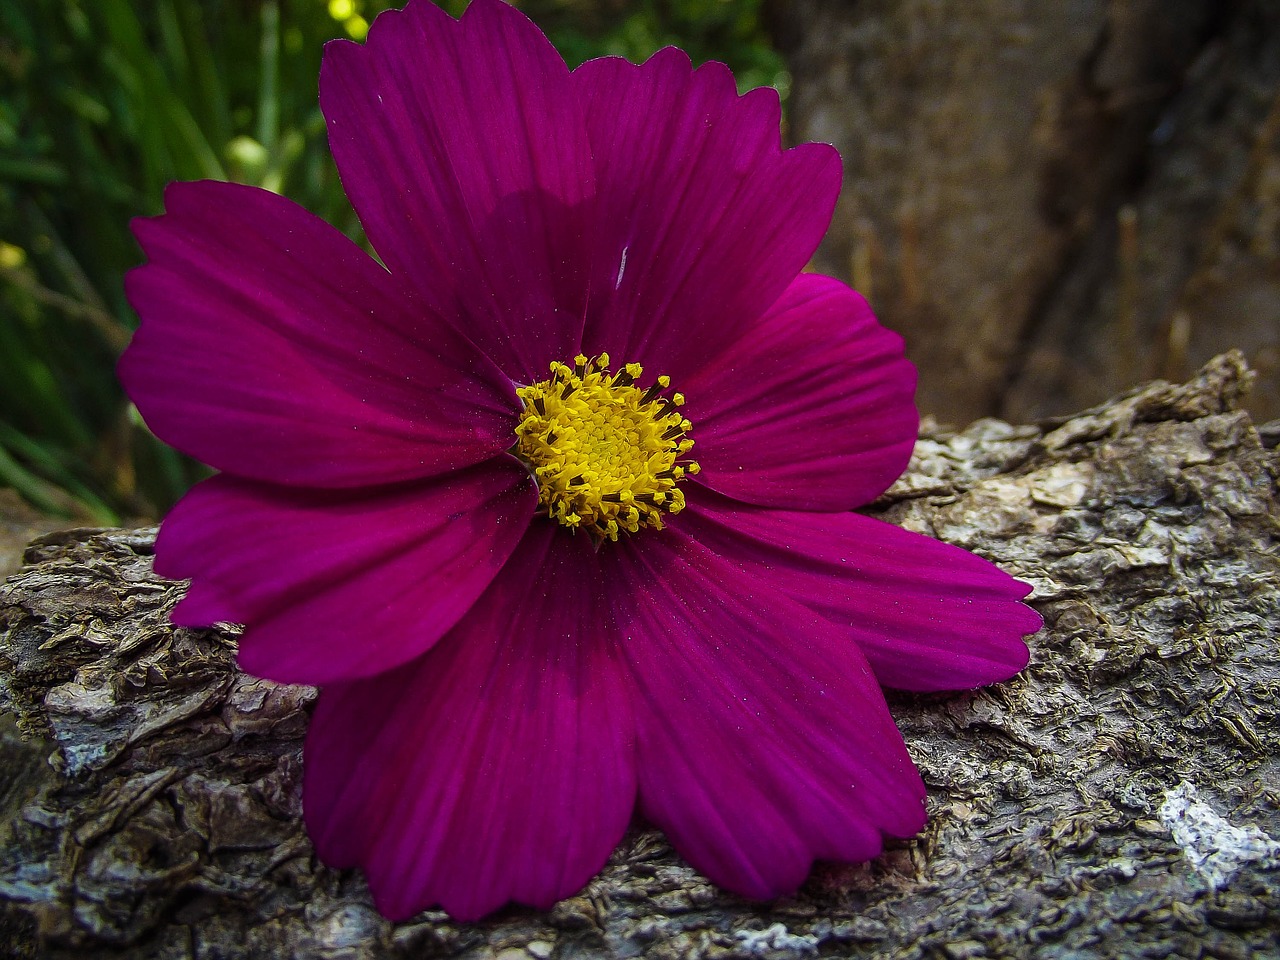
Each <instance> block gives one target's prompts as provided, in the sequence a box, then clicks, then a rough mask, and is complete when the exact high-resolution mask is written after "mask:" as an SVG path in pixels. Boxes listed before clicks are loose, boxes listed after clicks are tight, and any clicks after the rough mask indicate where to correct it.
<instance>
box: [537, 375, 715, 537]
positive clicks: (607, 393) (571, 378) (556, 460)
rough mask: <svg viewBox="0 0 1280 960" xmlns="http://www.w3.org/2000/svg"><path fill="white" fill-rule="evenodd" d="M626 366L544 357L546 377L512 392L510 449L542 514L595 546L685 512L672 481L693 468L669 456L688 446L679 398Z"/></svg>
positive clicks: (666, 380) (666, 383) (663, 383)
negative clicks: (527, 473)
mask: <svg viewBox="0 0 1280 960" xmlns="http://www.w3.org/2000/svg"><path fill="white" fill-rule="evenodd" d="M642 372H643V370H642V368H641V366H640V364H638V363H628V364H626V365H625V366H624V367H623V368H622V369H621V370H619V371H618V372H617V373H612V374H611V373H610V372H609V355H608V354H607V353H602V354H600V356H598V357H595V358H592V359H588V358H587V357H584V356H581V355H579V356H577V357H575V358H574V365H573V366H572V367H570V366H568V365H566V364H563V363H559V362H556V363H553V364H551V377H550V379H547V380H541V381H539V382H538V383H535V384H533V385H532V386H528V387H521V388H520V389H519V390H517V391H516V392H517V393H518V394H519V396H520V399H521V400H523V401H524V415H523V416H522V417H521V419H520V425H519V426H517V427H516V445H515V447H514V448H513V450H512V452H513V453H515V454H516V456H518V457H519V458H520V459H521V460H523V461H524V462H525V463H527V464H528V465H529V468H530V470H531V471H532V473H533V475H534V479H535V480H537V483H538V501H539V503H540V504H541V506H542V508H543V509H544V510H546V512H547V515H548V516H550V517H552V518H553V519H555V520H556V521H558V522H559V523H561V524H563V525H564V526H566V527H568V528H570V529H571V530H585V531H586V532H587V533H588V534H590V536H591V537H592V539H594V540H595V541H596V542H597V543H600V542H602V541H604V540H617V539H618V534H619V533H621V532H624V531H625V532H626V533H637V532H639V531H640V529H641V528H643V527H650V528H652V529H654V530H661V529H662V515H663V513H679V512H680V511H681V510H683V509H684V493H683V492H682V491H681V490H679V489H678V488H677V487H676V484H677V483H679V482H680V481H681V480H683V479H685V478H686V476H688V475H690V474H695V473H697V472H698V471H699V469H700V468H699V466H698V464H697V463H696V462H694V461H692V460H686V461H684V462H682V463H677V462H676V461H677V460H678V459H679V458H680V457H683V456H684V455H685V454H686V453H688V452H689V450H690V449H691V448H692V447H693V440H691V439H690V438H689V437H688V436H686V434H688V432H689V430H690V429H691V428H692V426H693V425H692V424H691V423H690V422H689V421H688V420H686V419H685V418H684V416H683V415H682V414H681V413H680V409H679V408H680V407H681V406H683V405H684V397H683V396H682V395H681V394H679V393H673V394H670V395H668V394H667V393H666V390H667V388H668V387H670V385H671V378H670V377H658V379H657V381H656V382H655V383H654V384H653V385H652V386H650V387H649V388H648V389H641V388H640V387H637V386H636V385H635V383H636V380H638V379H639V378H640V374H641V373H642Z"/></svg>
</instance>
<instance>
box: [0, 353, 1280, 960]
mask: <svg viewBox="0 0 1280 960" xmlns="http://www.w3.org/2000/svg"><path fill="white" fill-rule="evenodd" d="M1248 381H1249V373H1248V371H1247V369H1246V367H1245V365H1244V362H1243V360H1242V358H1241V356H1240V355H1239V354H1228V355H1224V356H1222V357H1219V358H1217V359H1215V360H1214V361H1213V362H1212V363H1210V364H1209V365H1208V366H1207V367H1205V368H1204V369H1203V370H1202V371H1201V372H1200V373H1199V374H1198V375H1197V376H1196V377H1195V378H1194V379H1193V380H1192V381H1191V382H1189V383H1187V384H1185V385H1171V384H1169V383H1163V382H1156V383H1152V384H1149V385H1147V386H1144V387H1141V388H1139V389H1136V390H1133V391H1131V392H1130V393H1128V394H1125V395H1123V396H1121V397H1119V398H1117V399H1115V400H1113V401H1111V402H1109V403H1106V404H1104V405H1103V406H1100V407H1097V408H1094V409H1091V410H1087V411H1085V412H1083V413H1080V414H1078V415H1075V416H1072V417H1069V418H1061V419H1057V420H1053V421H1048V422H1044V423H1041V424H1038V425H1033V426H1011V425H1009V424H1006V423H1002V422H999V421H996V420H980V421H978V422H976V423H974V424H972V425H971V426H969V427H968V428H967V429H964V430H960V431H955V430H950V429H946V428H943V427H940V426H938V425H936V424H934V423H932V422H926V423H925V425H924V427H923V429H922V432H921V436H920V442H919V444H918V446H917V449H916V453H915V457H914V459H913V461H912V465H911V468H910V469H909V470H908V472H907V473H906V474H905V475H904V476H903V477H902V479H901V480H900V481H899V482H898V483H897V484H896V485H895V486H894V487H893V489H892V490H890V491H889V492H888V493H887V494H886V495H885V496H884V497H883V498H881V500H879V501H878V502H877V503H876V504H874V505H873V506H872V508H871V510H870V512H872V513H874V514H876V515H879V516H882V517H885V518H887V519H889V520H891V521H894V522H897V523H900V524H902V525H904V526H907V527H910V528H912V529H915V530H919V531H922V532H925V533H928V534H931V535H934V536H937V537H940V538H942V539H944V540H947V541H950V542H953V543H957V544H960V545H961V546H964V547H967V548H969V549H971V550H974V551H977V552H978V553H981V554H983V555H984V556H987V557H989V558H990V559H992V560H994V561H996V562H998V563H999V564H1001V565H1002V566H1003V567H1004V568H1005V569H1007V570H1009V571H1010V572H1011V573H1013V574H1015V575H1017V576H1019V577H1022V578H1024V579H1026V580H1028V581H1030V582H1031V583H1033V584H1034V585H1035V593H1034V595H1033V597H1032V602H1033V603H1034V604H1035V606H1036V607H1037V608H1038V609H1039V610H1040V611H1041V612H1042V613H1043V615H1044V617H1045V620H1046V624H1047V626H1046V628H1045V630H1044V631H1043V632H1041V633H1040V634H1038V635H1037V636H1035V637H1033V638H1032V640H1031V646H1032V660H1031V665H1030V666H1029V667H1028V668H1027V669H1026V670H1025V671H1024V672H1023V673H1022V674H1021V675H1019V676H1018V677H1016V678H1015V679H1013V680H1011V681H1010V682H1008V683H1005V684H1002V685H999V686H996V687H991V688H988V689H983V690H979V691H976V692H969V693H962V694H957V695H953V696H909V695H900V694H895V695H892V696H891V699H890V706H891V708H892V710H893V713H894V715H895V717H896V718H897V720H898V723H899V725H900V726H901V728H902V730H903V732H904V734H905V736H906V739H907V743H908V746H909V747H910V750H911V753H912V755H913V756H914V758H915V760H916V762H917V764H918V765H919V767H920V769H921V771H922V772H923V775H924V778H925V781H926V783H927V784H928V787H929V813H930V820H929V825H928V827H927V828H926V830H925V832H924V833H923V834H922V835H921V836H919V837H918V838H916V839H914V840H911V841H909V842H897V843H893V844H891V846H890V848H889V849H888V850H887V851H886V853H885V854H884V855H883V856H881V857H879V858H878V859H876V860H875V861H874V862H872V863H869V864H862V865H852V866H850V865H838V864H822V865H819V866H818V867H817V868H816V869H815V870H814V872H813V874H812V876H811V877H810V879H809V880H808V882H807V883H806V884H805V885H804V887H803V888H802V889H801V890H800V891H799V892H798V893H797V894H796V895H794V896H792V897H788V898H785V899H782V900H779V901H775V902H771V903H752V902H747V901H744V900H742V899H739V898H737V897H734V896H731V895H729V894H726V893H724V892H723V891H721V890H718V889H716V888H715V887H714V886H712V885H711V884H709V883H708V882H707V881H706V880H705V879H703V878H702V877H700V876H699V875H698V874H697V873H696V872H695V871H693V870H692V869H691V868H690V867H689V866H687V865H686V864H684V863H683V862H682V861H681V860H680V858H679V857H678V856H677V855H676V854H675V853H674V852H673V851H672V849H671V847H670V846H669V845H668V843H667V842H666V840H665V839H664V838H663V836H662V835H661V834H660V833H658V832H656V831H654V830H653V829H651V828H649V827H647V826H645V825H644V824H642V823H637V824H635V825H634V827H633V828H632V830H631V831H630V832H629V833H628V835H627V836H626V838H625V840H624V842H623V843H622V844H621V846H620V847H619V848H618V849H617V851H616V852H615V853H614V855H613V856H612V857H611V859H610V860H609V862H608V864H607V865H606V866H605V868H604V870H603V871H602V872H601V873H600V875H599V876H597V877H596V878H595V879H593V880H592V881H591V882H590V883H589V884H588V886H587V888H586V889H585V890H583V891H582V892H581V894H579V895H577V896H574V897H571V898H570V899H567V900H565V901H563V902H561V903H560V904H559V905H557V906H556V907H555V908H554V909H552V910H550V911H547V912H539V911H534V910H529V909H523V908H509V909H507V910H505V911H504V912H502V913H500V914H499V915H497V916H495V917H492V918H490V919H488V920H486V921H484V922H481V923H476V924H459V923H454V922H452V921H451V920H449V919H448V918H447V917H446V916H445V915H444V914H442V913H439V912H434V911H428V912H426V913H423V914H421V915H419V916H418V917H415V918H413V919H412V920H410V921H408V922H405V923H400V924H392V923H390V922H388V921H386V920H384V919H383V918H381V917H380V916H379V915H378V914H377V912H376V911H375V910H374V909H373V906H372V904H371V901H370V898H369V894H368V890H367V888H366V885H365V883H364V880H363V878H362V876H361V874H360V873H359V872H358V871H335V870H331V869H329V868H327V867H325V866H323V865H322V864H320V863H319V862H318V861H317V860H316V858H315V856H314V853H313V850H312V847H311V844H310V842H309V841H308V839H307V837H306V834H305V832H304V830H303V828H302V825H301V821H300V818H299V812H300V804H301V793H300V773H301V769H302V755H301V745H302V738H303V735H304V733H305V730H306V726H307V717H308V711H309V710H310V708H311V706H312V704H313V702H314V699H315V693H314V691H313V690H312V689H310V688H306V687H297V686H283V685H279V684H274V683H270V682H267V681H263V680H259V679H255V678H254V677H251V676H247V675H245V674H243V673H241V672H239V671H238V670H237V669H236V666H235V662H234V656H235V650H236V630H235V629H234V628H231V627H227V628H225V629H210V630H190V629H178V628H175V627H173V626H172V625H170V623H169V622H168V611H169V610H170V608H171V607H172V606H173V604H174V603H175V602H176V601H177V599H178V598H179V597H180V596H181V595H182V592H183V589H184V587H183V584H181V583H173V582H168V581H165V580H161V579H158V578H157V577H156V576H155V575H154V574H153V573H152V569H151V558H152V546H153V539H154V531H153V530H147V529H144V530H71V531H66V532H62V533H56V534H52V535H48V536H44V537H42V538H40V539H38V540H36V541H35V542H34V543H33V544H32V545H31V547H30V548H29V549H28V551H27V554H26V561H27V565H26V567H25V568H23V569H22V570H21V571H20V572H18V573H17V574H16V575H15V576H13V577H12V578H11V579H9V580H8V581H7V583H6V584H5V585H4V586H3V588H0V631H2V634H3V641H2V642H0V703H2V704H3V706H4V707H5V708H6V709H8V710H10V711H13V712H14V713H16V715H17V717H18V719H19V721H20V724H21V727H22V729H23V730H24V731H25V732H26V733H27V735H29V736H30V737H31V740H30V741H29V742H28V743H26V744H18V743H14V742H12V741H11V742H8V743H7V744H5V746H4V751H5V754H4V764H5V766H4V770H5V778H4V779H5V783H4V784H3V785H2V786H0V791H3V792H0V803H3V805H4V812H5V814H6V819H5V821H4V825H3V826H2V827H0V954H3V955H6V956H10V957H35V956H42V957H49V958H55V960H56V958H71V957H77V958H82V957H123V956H129V957H144V958H155V960H161V958H164V960H178V958H192V960H194V958H214V957H218V958H241V957H243V958H250V957H324V958H361V960H364V958H383V957H387V958H390V957H468V958H481V957H491V958H501V960H528V958H535V960H548V958H559V960H570V958H584V957H596V956H618V957H649V958H655V960H658V958H681V957H694V958H731V957H741V958H783V957H797V958H801V957H815V956H841V957H868V958H870V957H904V958H934V957H942V958H951V960H962V958H966V960H972V958H983V957H1036V958H1060V960H1067V958H1095V957H1096V958H1109V957H1151V958H1157V957H1178V958H1194V957H1201V956H1212V957H1222V958H1242V960H1243V958H1248V957H1268V956H1270V957H1274V956H1277V955H1278V954H1277V950H1278V949H1280V873H1278V872H1277V871H1278V869H1280V857H1277V850H1280V845H1278V844H1277V843H1276V842H1275V839H1273V838H1276V837H1278V836H1280V795H1278V793H1277V787H1278V786H1280V769H1278V766H1280V653H1278V652H1277V644H1276V631H1277V624H1278V623H1280V556H1278V554H1277V533H1278V532H1280V523H1278V517H1280V511H1278V510H1277V505H1278V504H1277V478H1278V477H1280V457H1277V453H1276V451H1275V449H1274V448H1275V445H1276V443H1277V440H1280V429H1277V426H1278V425H1276V424H1272V425H1270V426H1268V427H1264V428H1263V429H1262V430H1261V431H1259V430H1257V429H1255V428H1254V426H1253V425H1252V423H1251V421H1250V419H1249V417H1248V416H1247V415H1246V414H1244V413H1242V412H1241V411H1240V409H1239V402H1240V398H1241V396H1242V395H1243V393H1244V391H1245V388H1246V386H1247V384H1248ZM262 536H264V537H269V536H271V531H270V530H263V531H262ZM46 756H48V759H49V762H48V763H47V764H46V763H45V762H44V758H45V757H46ZM442 775H447V772H442Z"/></svg>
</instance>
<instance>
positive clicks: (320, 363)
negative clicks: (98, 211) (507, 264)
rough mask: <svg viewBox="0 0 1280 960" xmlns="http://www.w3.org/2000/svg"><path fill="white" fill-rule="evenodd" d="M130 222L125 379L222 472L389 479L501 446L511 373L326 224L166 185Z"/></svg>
mask: <svg viewBox="0 0 1280 960" xmlns="http://www.w3.org/2000/svg"><path fill="white" fill-rule="evenodd" d="M165 203H166V207H167V210H168V212H167V213H166V214H165V215H164V216H162V217H157V218H154V219H151V220H138V221H135V222H134V231H135V232H136V234H137V236H138V239H139V241H140V242H141V244H142V247H143V249H144V250H145V251H146V253H147V256H148V257H149V258H150V259H149V262H148V263H147V264H145V265H144V266H141V267H139V268H137V269H136V270H134V271H132V272H131V273H130V274H129V276H128V278H127V281H126V287H127V290H128V294H129V299H130V301H131V302H132V303H133V305H134V307H135V308H136V309H137V311H138V313H139V314H140V315H141V317H142V326H141V328H140V329H139V330H138V332H137V334H136V335H135V336H134V339H133V343H132V344H131V345H130V346H129V349H128V350H127V351H126V352H125V355H124V357H123V358H122V359H121V361H120V378H121V380H122V381H123V382H124V384H125V387H126V389H127V390H128V392H129V395H130V397H132V399H133V401H134V403H136V404H137V405H138V409H139V410H140V411H141V412H142V415H143V417H145V418H146V421H147V423H148V425H149V426H150V427H151V429H152V430H154V431H155V432H156V434H157V435H158V436H159V437H160V438H161V439H163V440H164V441H166V442H167V443H170V444H172V445H173V446H175V447H177V448H178V449H180V450H183V451H185V452H187V453H189V454H191V455H192V456H194V457H197V458H198V459H200V460H203V461H204V462H206V463H208V464H211V465H213V466H215V467H217V468H219V469H221V470H226V471H228V472H230V473H235V474H238V475H240V476H245V477H252V478H255V479H260V480H267V481H271V482H277V483H297V484H303V485H307V486H324V487H344V486H354V485H359V484H366V483H392V482H395V481H398V480H406V479H412V478H418V477H423V476H430V475H432V474H435V473H440V472H443V471H445V470H450V469H454V468H456V467H460V466H466V465H468V464H471V463H476V462H477V461H479V460H482V459H485V458H487V457H490V456H492V455H493V454H494V453H497V452H499V451H500V450H502V449H504V448H505V447H506V446H508V445H509V444H510V442H511V430H512V426H513V424H514V418H515V414H516V412H518V411H519V409H520V406H519V401H518V400H517V399H516V397H515V394H514V391H513V390H512V387H511V384H510V382H509V381H506V380H505V379H504V378H503V377H502V375H501V373H500V372H499V371H498V370H497V369H496V368H495V367H494V366H493V365H492V364H490V363H488V361H486V360H485V359H484V358H483V357H482V356H480V355H479V354H478V353H477V352H476V350H475V348H474V347H472V346H471V345H470V344H469V343H467V342H466V340H465V339H463V338H462V337H461V336H459V335H458V334H456V333H454V332H453V331H452V330H451V329H450V328H449V327H447V326H445V325H444V324H442V323H441V322H439V321H438V320H435V319H434V318H433V317H432V315H431V314H430V313H429V312H427V311H425V310H423V309H422V308H421V307H418V306H415V305H414V304H413V303H412V302H411V301H410V300H408V299H407V297H406V295H405V294H404V293H403V291H402V289H401V288H400V287H399V285H398V284H397V283H396V282H395V281H394V280H393V278H391V277H390V276H388V275H387V273H386V271H385V270H383V269H382V268H381V267H380V266H378V264H377V263H376V262H374V261H373V260H372V259H371V258H370V257H369V256H368V255H366V254H365V253H364V252H363V251H361V250H360V249H359V248H358V247H357V246H355V244H353V243H352V242H351V241H350V240H348V239H347V238H346V237H344V236H342V234H340V233H339V232H338V231H337V230H335V229H333V228H332V227H330V226H329V225H328V224H326V223H324V222H323V221H322V220H319V219H318V218H316V217H313V216H312V215H311V214H309V213H307V212H306V211H305V210H303V209H302V208H301V207H298V206H297V205H295V204H293V203H291V202H290V201H288V200H285V199H283V198H282V197H278V196H276V195H275V194H272V193H269V192H267V191H265V190H259V189H256V188H253V187H245V186H240V185H237V184H230V183H213V182H204V183H177V184H173V185H172V186H170V188H169V189H168V190H167V191H166V192H165Z"/></svg>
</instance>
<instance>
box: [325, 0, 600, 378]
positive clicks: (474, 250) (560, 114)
mask: <svg viewBox="0 0 1280 960" xmlns="http://www.w3.org/2000/svg"><path fill="white" fill-rule="evenodd" d="M320 104H321V106H322V107H323V108H324V113H325V117H326V118H327V120H328V125H329V143H330V146H331V147H332V149H333V155H334V159H335V160H336V161H337V164H338V169H339V171H340V173H341V174H342V182H343V185H344V186H345V187H346V189H347V194H348V196H350V198H351V202H352V204H353V205H354V206H355V208H356V212H357V213H358V214H359V215H360V219H361V222H362V223H363V224H364V227H365V230H366V232H367V233H368V235H369V239H370V240H371V241H372V242H373V245H374V247H375V248H376V249H377V250H378V253H379V254H380V255H381V256H382V259H383V261H384V262H385V263H386V264H387V266H388V267H389V268H390V269H391V271H392V273H395V274H397V275H400V276H401V277H403V278H404V279H405V280H406V282H408V283H410V284H413V285H414V287H415V289H417V291H418V292H419V294H420V295H421V297H422V299H423V300H424V302H426V303H428V304H430V305H431V306H432V307H433V308H435V309H436V310H438V311H439V312H440V313H441V314H442V315H445V316H448V317H452V318H455V322H457V323H459V324H460V325H463V329H464V332H465V333H466V334H467V335H468V336H469V337H470V338H471V339H472V340H473V341H474V342H475V343H476V344H477V346H479V347H480V348H481V349H482V350H484V351H485V353H486V354H487V355H488V356H490V357H492V358H493V360H494V361H495V362H496V363H497V364H498V365H499V366H500V367H501V368H502V369H503V370H504V371H505V372H506V373H507V375H508V376H510V377H511V378H512V379H513V380H516V381H519V382H521V383H530V382H532V381H533V380H535V379H540V378H542V377H544V376H545V375H546V373H547V364H548V363H549V362H550V361H551V360H563V359H565V358H567V357H572V356H573V355H574V354H575V353H577V350H578V343H579V338H580V336H581V332H582V318H583V312H584V310H585V307H586V301H587V295H588V288H589V273H588V271H589V265H590V262H591V250H592V244H591V237H590V236H589V233H588V231H587V220H586V217H587V216H588V210H587V209H586V206H585V204H584V201H586V200H587V199H588V198H590V197H591V196H592V195H593V193H594V181H593V174H592V167H591V151H590V148H589V146H588V144H587V139H586V132H585V130H584V128H583V122H582V114H581V109H580V108H579V106H578V104H577V101H576V99H575V97H574V95H573V91H572V88H571V86H570V78H569V70H568V68H567V67H566V66H565V65H564V61H563V60H561V59H560V55H559V54H558V53H556V51H555V49H554V48H553V47H552V46H551V44H550V43H549V42H548V41H547V39H546V38H545V37H544V36H543V35H542V34H541V33H540V32H539V31H538V28H537V27H535V26H534V25H533V24H532V23H530V22H529V21H528V20H527V19H526V18H525V17H524V15H523V14H521V13H519V12H517V11H516V10H514V9H512V8H511V7H509V6H508V5H507V4H505V3H502V2H501V0H475V2H473V3H472V4H471V6H470V7H469V8H468V9H467V12H466V13H465V14H464V15H463V17H462V19H461V20H460V21H455V20H454V19H453V18H451V17H450V16H449V15H448V14H446V13H444V12H443V11H442V10H440V9H439V8H438V7H437V6H435V5H434V4H432V3H430V2H427V0H417V2H410V3H409V5H408V6H407V7H406V8H405V9H404V10H403V11H388V12H386V13H383V14H381V15H380V16H379V17H378V19H377V20H376V21H375V22H374V24H373V27H372V29H371V30H370V31H369V38H368V43H367V44H366V45H365V46H363V47H361V46H359V45H357V44H354V43H350V42H348V41H334V42H333V43H330V44H329V45H328V46H326V47H325V53H324V63H323V67H322V69H321V73H320Z"/></svg>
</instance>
